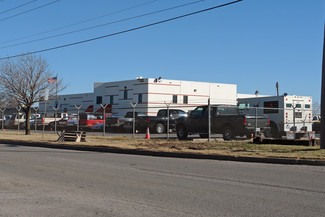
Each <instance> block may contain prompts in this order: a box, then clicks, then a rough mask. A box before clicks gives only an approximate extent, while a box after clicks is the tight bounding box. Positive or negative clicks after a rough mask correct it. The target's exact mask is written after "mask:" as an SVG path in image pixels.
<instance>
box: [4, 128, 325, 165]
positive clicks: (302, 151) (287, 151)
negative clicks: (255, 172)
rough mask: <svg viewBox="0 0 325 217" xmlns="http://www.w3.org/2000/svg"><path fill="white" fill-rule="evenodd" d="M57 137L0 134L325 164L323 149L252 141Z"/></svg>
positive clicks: (24, 139) (46, 140)
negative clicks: (76, 139) (80, 139)
mask: <svg viewBox="0 0 325 217" xmlns="http://www.w3.org/2000/svg"><path fill="white" fill-rule="evenodd" d="M57 138H58V136H57V135H55V134H44V135H43V136H42V134H41V133H32V134H31V135H24V133H23V132H20V133H18V132H8V131H7V132H0V142H1V140H12V141H19V142H25V143H28V142H37V143H47V144H55V145H60V144H62V145H80V146H96V147H110V148H119V149H130V150H148V151H157V152H184V153H198V154H205V155H228V156H236V157H268V158H294V159H322V160H325V150H320V148H319V146H310V147H306V146H295V145H277V144H263V145H261V144H253V143H252V141H251V140H239V141H222V140H215V141H212V142H208V141H199V142H196V141H178V140H163V139H150V140H145V139H134V138H130V137H124V136H120V137H103V136H88V135H87V141H86V142H80V143H76V142H60V143H58V142H56V140H57Z"/></svg>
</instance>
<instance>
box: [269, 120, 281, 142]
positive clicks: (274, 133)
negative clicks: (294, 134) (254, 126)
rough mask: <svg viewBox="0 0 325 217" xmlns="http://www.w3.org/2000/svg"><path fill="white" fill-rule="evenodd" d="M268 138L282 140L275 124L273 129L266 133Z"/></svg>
mask: <svg viewBox="0 0 325 217" xmlns="http://www.w3.org/2000/svg"><path fill="white" fill-rule="evenodd" d="M266 137H271V138H280V137H281V135H280V133H279V130H278V127H277V126H276V124H275V123H274V122H271V129H270V130H268V131H266Z"/></svg>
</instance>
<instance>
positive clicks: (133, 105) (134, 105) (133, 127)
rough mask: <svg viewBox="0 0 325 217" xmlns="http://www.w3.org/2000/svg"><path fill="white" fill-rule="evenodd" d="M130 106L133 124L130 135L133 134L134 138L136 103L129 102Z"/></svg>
mask: <svg viewBox="0 0 325 217" xmlns="http://www.w3.org/2000/svg"><path fill="white" fill-rule="evenodd" d="M130 104H131V106H132V107H133V124H132V131H133V132H132V133H133V138H135V107H136V106H137V104H138V103H135V104H133V103H132V102H130Z"/></svg>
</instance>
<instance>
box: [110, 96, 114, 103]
mask: <svg viewBox="0 0 325 217" xmlns="http://www.w3.org/2000/svg"><path fill="white" fill-rule="evenodd" d="M109 102H110V104H111V105H113V104H114V96H110V97H109Z"/></svg>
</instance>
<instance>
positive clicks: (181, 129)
mask: <svg viewBox="0 0 325 217" xmlns="http://www.w3.org/2000/svg"><path fill="white" fill-rule="evenodd" d="M176 134H177V138H178V140H186V139H187V136H188V132H187V130H186V128H185V126H184V125H179V126H177V127H176Z"/></svg>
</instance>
